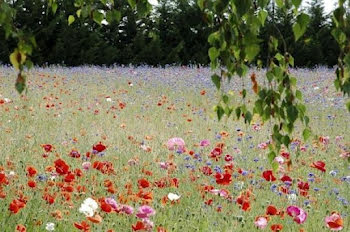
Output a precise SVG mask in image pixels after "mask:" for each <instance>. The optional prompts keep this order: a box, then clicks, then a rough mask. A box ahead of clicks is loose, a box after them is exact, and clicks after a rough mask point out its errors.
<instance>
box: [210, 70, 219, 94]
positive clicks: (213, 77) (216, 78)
mask: <svg viewBox="0 0 350 232" xmlns="http://www.w3.org/2000/svg"><path fill="white" fill-rule="evenodd" d="M211 80H212V82H213V83H214V84H215V86H216V88H217V89H218V90H219V89H220V87H221V78H220V77H219V76H218V75H216V74H214V75H212V76H211Z"/></svg>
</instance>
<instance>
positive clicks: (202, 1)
mask: <svg viewBox="0 0 350 232" xmlns="http://www.w3.org/2000/svg"><path fill="white" fill-rule="evenodd" d="M197 5H198V6H199V9H201V10H203V9H204V0H198V1H197Z"/></svg>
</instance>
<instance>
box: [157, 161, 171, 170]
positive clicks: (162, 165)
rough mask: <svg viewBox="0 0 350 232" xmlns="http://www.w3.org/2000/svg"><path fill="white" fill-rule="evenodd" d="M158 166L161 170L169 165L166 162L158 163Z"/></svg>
mask: <svg viewBox="0 0 350 232" xmlns="http://www.w3.org/2000/svg"><path fill="white" fill-rule="evenodd" d="M159 166H160V168H162V169H168V167H169V164H168V162H160V163H159Z"/></svg>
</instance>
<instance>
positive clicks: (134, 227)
mask: <svg viewBox="0 0 350 232" xmlns="http://www.w3.org/2000/svg"><path fill="white" fill-rule="evenodd" d="M132 230H133V231H139V230H147V227H146V225H145V224H144V223H143V222H142V221H137V222H136V225H132Z"/></svg>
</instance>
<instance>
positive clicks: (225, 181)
mask: <svg viewBox="0 0 350 232" xmlns="http://www.w3.org/2000/svg"><path fill="white" fill-rule="evenodd" d="M215 178H216V183H217V184H221V185H229V184H230V183H231V181H232V176H231V174H229V173H224V174H221V173H216V175H215Z"/></svg>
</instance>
